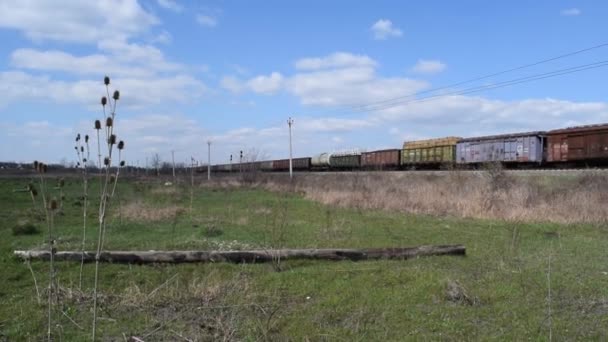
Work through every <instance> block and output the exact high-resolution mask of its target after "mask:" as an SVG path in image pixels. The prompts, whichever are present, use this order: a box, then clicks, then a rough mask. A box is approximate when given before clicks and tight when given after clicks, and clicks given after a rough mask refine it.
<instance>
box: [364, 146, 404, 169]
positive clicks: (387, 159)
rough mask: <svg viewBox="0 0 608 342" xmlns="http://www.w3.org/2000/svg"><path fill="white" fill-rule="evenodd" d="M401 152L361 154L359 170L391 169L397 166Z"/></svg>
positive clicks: (381, 151) (388, 151)
mask: <svg viewBox="0 0 608 342" xmlns="http://www.w3.org/2000/svg"><path fill="white" fill-rule="evenodd" d="M400 155H401V150H398V149H390V150H380V151H371V152H363V153H361V168H363V169H369V170H382V169H392V168H396V167H398V166H399V157H400Z"/></svg>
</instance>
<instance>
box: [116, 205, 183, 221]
mask: <svg viewBox="0 0 608 342" xmlns="http://www.w3.org/2000/svg"><path fill="white" fill-rule="evenodd" d="M121 210H122V213H121V214H122V217H123V218H124V219H126V220H129V221H137V222H157V221H168V220H173V219H174V218H175V217H176V216H178V215H181V214H183V213H184V212H186V208H184V207H183V206H178V205H165V206H163V207H153V206H150V205H148V204H145V203H143V202H141V201H136V202H131V203H128V204H127V205H124V206H123V207H122V209H121ZM115 215H116V216H118V215H119V213H116V214H115Z"/></svg>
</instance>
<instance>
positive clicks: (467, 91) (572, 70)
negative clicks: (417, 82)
mask: <svg viewBox="0 0 608 342" xmlns="http://www.w3.org/2000/svg"><path fill="white" fill-rule="evenodd" d="M604 66H608V60H603V61H599V62H594V63H588V64H583V65H578V66H575V67H570V68H565V69H560V70H555V71H550V72H545V73H540V74H535V75H530V76H525V77H519V78H515V79H511V80H508V81H503V82H498V83H494V84H489V85H484V86H476V87H472V88H466V89H462V90H457V91H453V92H448V93H442V94H436V95H430V96H427V97H423V98H419V99H412V100H409V101H407V100H406V101H400V102H395V103H390V104H387V105H382V106H376V107H373V108H368V109H364V110H359V111H355V112H356V113H366V112H374V111H378V110H384V109H389V108H392V107H396V106H400V105H407V104H410V103H417V102H426V101H428V100H430V99H436V98H441V97H446V96H455V95H465V94H470V93H476V92H481V91H485V90H491V89H497V88H504V87H507V86H511V85H516V84H521V83H527V82H532V81H537V80H542V79H546V78H551V77H557V76H561V75H566V74H572V73H576V72H580V71H585V70H589V69H595V68H601V67H604Z"/></svg>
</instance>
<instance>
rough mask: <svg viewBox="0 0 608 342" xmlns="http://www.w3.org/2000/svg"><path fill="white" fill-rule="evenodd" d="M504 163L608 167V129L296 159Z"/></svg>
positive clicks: (297, 162) (392, 164)
mask: <svg viewBox="0 0 608 342" xmlns="http://www.w3.org/2000/svg"><path fill="white" fill-rule="evenodd" d="M487 163H501V164H503V165H504V166H505V167H507V168H543V167H547V168H550V167H556V168H568V167H581V166H605V165H608V124H599V125H587V126H577V127H569V128H563V129H556V130H551V131H536V132H526V133H513V134H503V135H492V136H482V137H471V138H461V137H445V138H439V139H427V140H417V141H406V142H404V143H403V147H402V148H401V149H397V148H395V149H385V150H378V151H370V152H346V153H321V154H319V155H316V156H313V157H306V158H294V159H292V167H293V170H294V171H327V170H329V171H331V170H336V171H338V170H341V171H344V170H415V169H440V168H477V167H479V166H481V165H484V164H487ZM211 169H212V171H214V172H238V171H251V170H259V171H266V172H272V171H287V170H289V159H279V160H266V161H255V162H247V163H240V164H239V163H235V164H218V165H212V167H211Z"/></svg>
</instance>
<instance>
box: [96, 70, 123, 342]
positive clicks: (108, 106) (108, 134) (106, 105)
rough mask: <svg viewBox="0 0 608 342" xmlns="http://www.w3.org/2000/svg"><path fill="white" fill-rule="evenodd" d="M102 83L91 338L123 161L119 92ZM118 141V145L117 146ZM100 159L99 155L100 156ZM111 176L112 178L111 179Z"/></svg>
mask: <svg viewBox="0 0 608 342" xmlns="http://www.w3.org/2000/svg"><path fill="white" fill-rule="evenodd" d="M104 85H105V87H106V94H107V97H106V96H103V97H102V98H101V106H102V109H103V115H104V119H105V127H104V131H105V146H106V148H107V150H106V156H105V157H104V159H103V169H100V173H101V177H100V179H101V181H100V182H101V195H100V200H99V231H98V237H97V249H96V253H95V280H94V285H93V327H92V338H93V341H94V340H95V337H96V333H97V300H98V286H99V260H100V257H101V251H102V250H103V244H104V236H105V231H106V214H107V209H108V206H109V203H110V199H111V198H112V196H113V195H114V192H115V190H116V184H117V182H118V176H119V173H120V168H121V167H122V166H124V161H122V160H121V157H122V149H123V148H124V142H122V141H120V142H118V140H117V138H116V134H115V133H114V132H115V119H116V105H117V103H118V101H119V99H120V92H119V91H118V90H115V91H114V93H113V94H112V96H111V97H110V89H109V86H110V78H109V77H108V76H106V77H104ZM95 129H96V130H97V137H98V143H97V144H98V149H99V155H100V156H101V145H102V143H101V142H100V140H99V136H100V131H101V129H102V128H101V122H100V121H99V120H96V121H95ZM117 143H118V146H117ZM116 149H117V150H118V163H117V165H118V167H117V169H116V173H115V174H112V173H111V169H112V162H113V152H114V151H115V150H116ZM100 160H101V157H100ZM112 178H113V179H112Z"/></svg>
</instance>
